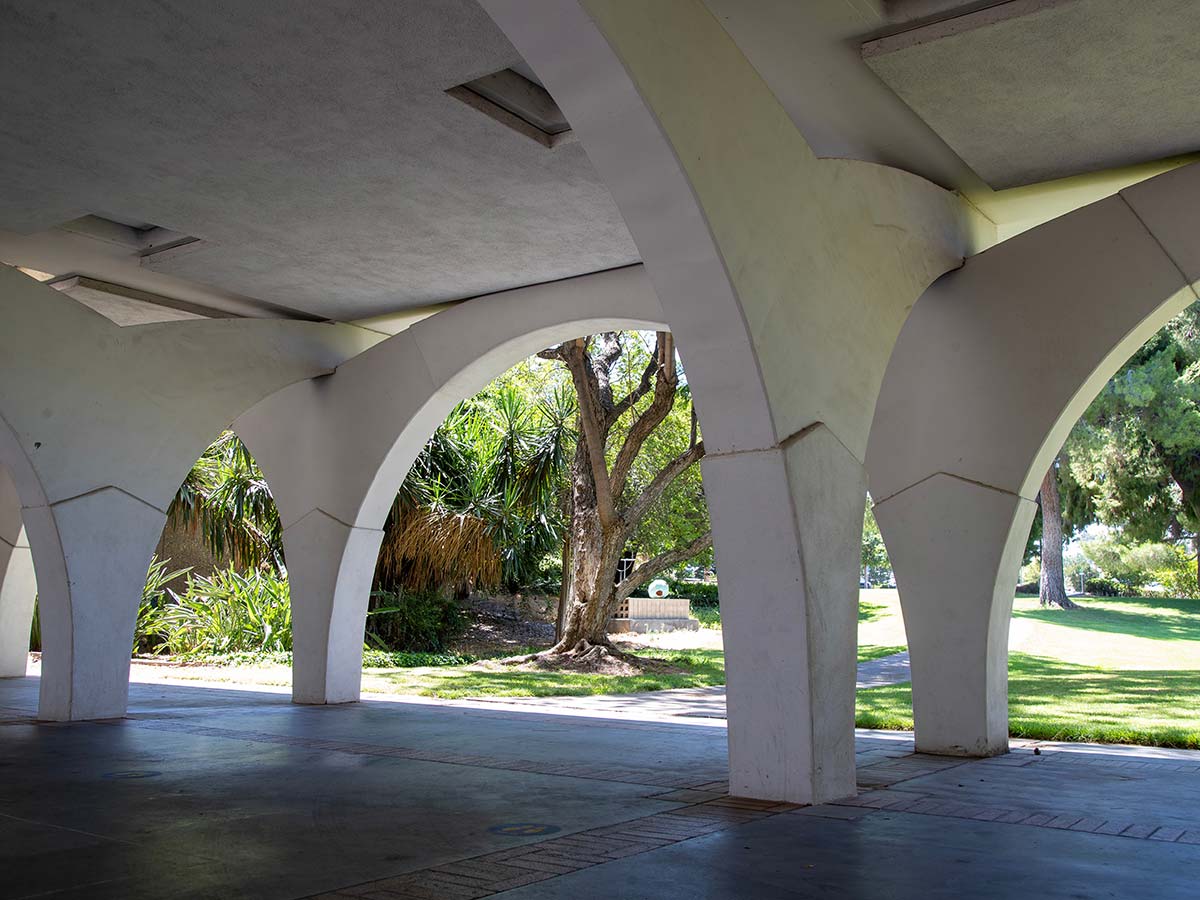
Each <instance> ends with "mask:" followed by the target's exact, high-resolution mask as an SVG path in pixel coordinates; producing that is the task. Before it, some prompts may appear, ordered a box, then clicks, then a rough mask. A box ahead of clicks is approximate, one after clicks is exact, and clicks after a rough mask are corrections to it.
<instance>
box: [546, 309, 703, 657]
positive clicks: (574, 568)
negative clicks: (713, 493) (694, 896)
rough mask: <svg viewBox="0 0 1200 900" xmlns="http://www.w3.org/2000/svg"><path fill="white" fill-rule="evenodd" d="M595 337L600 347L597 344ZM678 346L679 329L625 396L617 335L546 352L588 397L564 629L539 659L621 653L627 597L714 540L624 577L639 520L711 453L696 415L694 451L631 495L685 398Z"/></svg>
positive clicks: (582, 400)
mask: <svg viewBox="0 0 1200 900" xmlns="http://www.w3.org/2000/svg"><path fill="white" fill-rule="evenodd" d="M593 340H594V345H595V351H594V352H593V351H592V350H590V349H589V342H593ZM674 346H675V345H674V341H673V339H672V337H671V335H670V333H669V332H659V334H658V337H657V340H656V343H655V349H654V355H653V357H652V358H651V360H650V362H649V363H648V364H647V365H646V367H645V370H644V371H643V373H642V377H641V380H640V381H639V382H638V384H637V386H636V387H634V388H633V390H632V391H630V393H628V394H627V395H626V396H625V397H624V398H623V399H621V400H620V401H618V400H617V399H616V398H615V397H614V396H613V391H612V372H613V366H614V364H615V363H616V361H617V360H618V359H619V358H620V356H621V353H622V346H621V341H620V336H619V335H618V334H617V333H615V332H605V333H604V334H600V335H596V336H594V339H593V338H581V339H578V340H574V341H567V342H566V343H563V344H560V345H559V346H557V347H552V348H550V349H548V350H543V351H542V352H541V353H540V354H539V356H541V357H542V358H543V359H555V360H558V361H559V362H561V363H563V365H565V366H566V367H567V369H568V371H570V373H571V381H572V384H573V385H574V387H575V394H576V397H577V398H578V401H579V415H578V422H579V428H578V437H577V439H576V442H575V455H574V457H573V458H572V460H571V499H570V511H569V516H568V520H569V525H568V532H569V538H568V541H567V543H566V544H564V552H563V563H564V565H563V594H562V595H561V596H560V598H559V621H560V627H559V628H558V629H557V632H556V636H557V640H556V641H555V644H554V646H553V647H551V648H550V649H549V650H548V651H545V652H544V653H543V654H538V655H537V656H538V657H541V658H545V657H549V656H555V655H568V654H569V655H571V656H572V657H574V658H576V659H579V660H585V661H587V662H591V661H592V660H593V659H595V658H596V657H597V656H600V655H603V654H605V653H609V652H611V653H613V654H614V655H619V651H617V650H616V648H614V647H613V646H612V644H611V643H609V640H608V624H609V621H610V620H611V619H612V617H613V615H614V614H615V613H616V611H617V607H618V606H619V605H620V602H621V600H622V599H624V598H625V597H627V596H629V594H630V593H631V592H632V591H633V590H634V589H635V588H636V587H637V586H639V585H641V584H643V583H645V582H646V581H648V580H649V579H650V578H651V577H653V576H654V575H655V574H657V573H658V572H660V571H663V570H664V569H666V568H667V567H669V566H670V565H673V564H676V563H678V562H680V561H682V560H684V559H687V558H690V557H691V556H695V555H696V554H698V553H701V552H703V551H704V550H705V549H707V548H708V547H710V546H711V545H712V533H711V531H709V532H707V533H705V534H704V535H702V536H700V537H698V538H696V539H695V540H693V541H692V542H691V543H690V544H688V545H687V546H685V547H678V548H675V549H674V550H671V551H668V552H665V553H660V554H658V555H656V556H654V557H651V558H650V559H649V560H647V561H645V562H644V563H642V564H641V565H640V566H638V567H636V568H635V570H634V572H633V573H631V574H630V575H628V576H626V577H625V578H624V580H623V581H621V583H620V584H618V583H617V573H618V568H619V566H620V562H621V556H622V553H623V551H624V549H625V544H626V542H627V541H628V539H629V536H630V535H631V534H632V533H633V532H634V530H635V529H636V527H637V524H638V523H639V522H640V521H641V520H642V518H643V517H644V516H645V515H646V514H647V513H648V512H649V510H650V507H651V506H652V505H653V504H654V502H655V501H656V500H657V499H658V498H659V497H661V496H662V494H663V492H664V491H665V490H666V489H667V487H668V486H669V485H670V484H671V482H672V481H673V480H674V479H675V478H677V477H678V476H679V475H680V474H681V473H682V472H684V471H685V470H686V469H687V468H688V467H689V466H692V465H694V464H695V463H697V462H699V461H700V460H701V459H702V458H703V456H704V442H703V441H699V440H697V439H698V437H699V434H698V427H697V425H696V422H695V421H694V419H693V422H692V434H691V441H690V446H689V447H688V449H687V450H685V451H684V452H683V453H681V454H679V455H678V456H676V457H675V458H674V459H673V460H671V461H670V462H668V463H667V465H666V466H664V467H663V468H662V469H660V470H659V472H658V473H657V474H656V475H655V476H654V478H653V479H652V480H651V482H650V484H649V485H648V486H646V487H645V488H643V489H642V490H640V491H639V492H638V493H637V495H636V496H635V497H632V498H627V497H626V496H625V488H626V485H627V483H628V479H629V476H630V473H631V471H632V469H633V465H634V462H635V461H636V459H637V457H638V454H639V453H640V451H641V449H642V447H643V445H644V443H645V441H646V440H647V439H648V438H649V437H650V435H651V434H653V433H654V431H655V429H656V428H658V426H659V425H661V424H662V422H663V420H664V419H665V418H666V417H667V415H668V414H669V413H670V412H671V409H672V407H673V406H674V404H675V398H676V393H677V391H678V389H679V374H678V371H677V368H676V364H675V350H674ZM647 396H649V397H650V398H651V399H650V402H649V403H648V404H647V405H645V406H644V407H638V406H637V403H638V401H639V400H641V399H642V398H644V397H647ZM626 413H630V414H632V415H633V416H634V418H633V421H632V422H631V423H630V426H629V429H628V431H627V432H626V433H625V435H624V440H623V442H622V444H621V446H620V447H619V448H617V452H616V455H615V457H614V458H613V463H612V468H611V470H610V469H609V465H608V460H607V458H606V456H607V450H608V439H609V436H610V434H611V431H612V429H613V427H614V426H615V425H616V423H617V420H618V419H620V418H621V417H622V416H623V415H625V414H626ZM693 415H694V414H693ZM568 544H569V549H570V553H569V560H568V553H567V545H568Z"/></svg>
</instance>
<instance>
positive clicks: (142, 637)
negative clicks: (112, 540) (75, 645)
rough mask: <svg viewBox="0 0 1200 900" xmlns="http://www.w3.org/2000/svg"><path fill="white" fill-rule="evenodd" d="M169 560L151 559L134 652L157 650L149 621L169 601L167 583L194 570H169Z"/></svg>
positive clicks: (135, 632)
mask: <svg viewBox="0 0 1200 900" xmlns="http://www.w3.org/2000/svg"><path fill="white" fill-rule="evenodd" d="M169 562H170V560H169V559H159V558H158V557H157V556H154V557H152V558H151V560H150V568H149V570H147V572H146V583H145V585H143V586H142V602H141V604H140V605H139V606H138V618H137V627H136V628H134V631H133V652H134V653H153V652H155V650H154V648H155V646H157V644H158V643H160V641H159V639H158V638H157V636H156V635H154V633H153V632H152V631H151V630H150V628H149V623H150V622H152V621H153V619H154V616H155V615H156V614H157V611H158V610H159V609H160V608H161V607H162V606H163V605H164V604H165V603H166V602H167V591H166V588H165V585H167V584H169V583H170V582H172V581H174V580H175V579H176V578H179V577H180V576H182V575H187V574H188V573H190V572H191V571H192V570H191V568H186V569H176V570H175V571H174V572H168V571H167V563H169ZM35 619H36V609H35ZM38 631H39V634H38V643H39V646H40V644H41V633H40V631H41V629H40V627H39V629H38Z"/></svg>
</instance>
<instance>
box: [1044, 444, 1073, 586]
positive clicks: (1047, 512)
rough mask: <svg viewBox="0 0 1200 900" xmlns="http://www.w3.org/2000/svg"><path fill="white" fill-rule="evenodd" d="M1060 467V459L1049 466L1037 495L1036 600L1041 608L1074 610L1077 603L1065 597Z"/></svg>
mask: <svg viewBox="0 0 1200 900" xmlns="http://www.w3.org/2000/svg"><path fill="white" fill-rule="evenodd" d="M1059 465H1060V460H1059V459H1055V460H1054V462H1053V463H1051V464H1050V468H1049V470H1048V471H1047V472H1046V476H1045V477H1044V478H1043V479H1042V489H1041V492H1040V493H1039V495H1038V500H1039V502H1040V503H1041V507H1042V578H1041V583H1040V585H1039V586H1038V597H1039V598H1040V600H1041V604H1042V606H1058V607H1061V608H1063V609H1075V608H1076V604H1075V603H1073V602H1072V601H1071V598H1069V597H1068V596H1067V590H1066V587H1065V586H1064V579H1063V516H1062V503H1061V502H1060V500H1059V495H1058V469H1059Z"/></svg>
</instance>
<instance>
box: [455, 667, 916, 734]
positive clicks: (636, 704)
mask: <svg viewBox="0 0 1200 900" xmlns="http://www.w3.org/2000/svg"><path fill="white" fill-rule="evenodd" d="M911 677H912V676H911V675H910V674H909V664H908V651H907V650H905V651H903V652H901V653H893V654H892V655H891V656H883V657H880V658H879V659H872V660H868V661H867V662H861V663H859V664H858V689H859V690H863V689H865V688H873V687H883V686H884V685H889V684H901V683H903V682H905V681H908V680H909V679H910V678H911ZM475 702H479V703H495V704H499V705H503V706H518V707H532V708H535V709H542V710H547V711H549V710H560V711H563V712H572V713H576V712H580V713H582V712H586V713H589V714H595V715H611V716H620V717H622V718H630V719H640V720H644V721H663V720H669V719H671V718H674V717H680V718H692V719H720V720H724V719H725V686H724V685H719V686H716V687H705V688H676V689H675V690H669V691H649V692H646V693H641V694H600V695H595V696H588V697H496V698H488V697H480V698H477V699H476V701H475Z"/></svg>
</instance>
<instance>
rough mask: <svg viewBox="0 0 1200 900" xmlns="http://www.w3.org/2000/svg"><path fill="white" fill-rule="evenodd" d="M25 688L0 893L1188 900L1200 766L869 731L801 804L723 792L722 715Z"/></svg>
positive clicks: (1138, 754)
mask: <svg viewBox="0 0 1200 900" xmlns="http://www.w3.org/2000/svg"><path fill="white" fill-rule="evenodd" d="M36 695H37V680H36V679H33V678H24V679H7V680H3V681H0V898H18V897H34V896H37V897H43V896H50V897H55V898H64V897H77V898H85V897H86V898H97V900H103V898H123V900H136V898H151V897H153V898H159V897H173V898H184V897H188V898H201V897H203V898H210V897H211V898H217V897H219V898H243V897H245V898H251V897H253V898H281V900H282V898H298V897H308V896H314V895H322V896H324V897H338V898H346V897H360V898H363V897H365V898H425V900H429V898H434V900H436V898H450V900H461V898H476V897H485V896H498V897H506V898H508V897H511V898H542V897H564V898H566V897H570V898H575V900H577V898H587V897H606V898H666V897H676V896H678V897H687V898H775V897H779V898H784V897H787V898H793V897H822V898H825V897H855V898H859V897H861V898H881V897H887V898H908V897H914V898H915V897H922V898H926V897H955V898H958V897H962V896H965V895H970V896H973V897H982V898H992V897H1015V896H1021V895H1031V896H1037V897H1038V898H1039V900H1043V898H1059V897H1061V898H1084V897H1121V898H1130V897H1138V898H1141V897H1154V898H1166V897H1176V896H1178V897H1185V896H1186V897H1189V898H1191V897H1194V896H1195V895H1196V875H1197V872H1200V754H1188V753H1183V752H1178V751H1175V752H1172V751H1156V750H1145V749H1131V748H1099V747H1088V746H1076V747H1068V746H1049V745H1043V752H1042V753H1041V754H1040V755H1034V754H1033V752H1032V750H1031V749H1030V748H1029V747H1023V748H1021V749H1019V750H1018V751H1017V752H1014V753H1012V754H1009V755H1008V756H1005V757H1000V758H997V759H994V760H981V761H969V762H964V761H961V760H951V759H943V758H936V757H924V756H915V755H912V753H911V741H910V739H909V737H908V736H906V735H902V734H889V733H875V732H861V733H860V734H859V739H858V744H859V754H858V759H859V766H860V768H859V781H860V785H861V786H862V788H863V791H862V792H861V793H860V795H859V797H858V798H856V799H854V800H851V801H847V802H844V803H838V804H828V805H825V806H821V807H812V808H807V809H797V808H794V807H788V806H782V805H780V806H776V805H774V804H768V803H756V802H743V801H740V800H737V799H734V798H729V797H727V796H725V785H724V783H723V782H724V780H725V778H726V766H725V731H724V728H723V727H720V723H719V722H717V721H714V720H712V719H707V720H693V721H692V722H681V721H680V720H679V718H678V717H677V718H676V719H675V720H674V721H669V722H668V721H644V720H643V721H635V720H631V719H623V718H601V717H598V716H596V715H591V716H578V715H573V714H570V712H569V711H565V710H558V711H557V712H554V711H547V712H546V713H542V712H533V711H530V709H529V708H528V707H518V706H512V707H506V706H502V705H497V704H486V705H484V704H480V705H478V706H475V705H471V704H461V703H460V704H455V705H442V704H435V703H407V702H366V703H361V704H356V705H353V706H342V707H297V706H293V705H291V704H290V703H288V702H287V697H286V696H284V695H280V694H272V693H252V692H245V691H235V690H218V689H213V688H206V687H195V686H181V685H168V684H152V685H151V684H134V685H132V686H131V714H130V717H129V718H127V719H125V720H122V721H119V722H110V723H86V724H75V725H38V724H35V723H34V722H33V721H32V717H31V714H32V711H33V709H34V708H35V705H36ZM534 826H537V827H534ZM539 831H543V832H544V833H538V832H539ZM1111 832H1118V833H1111Z"/></svg>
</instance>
